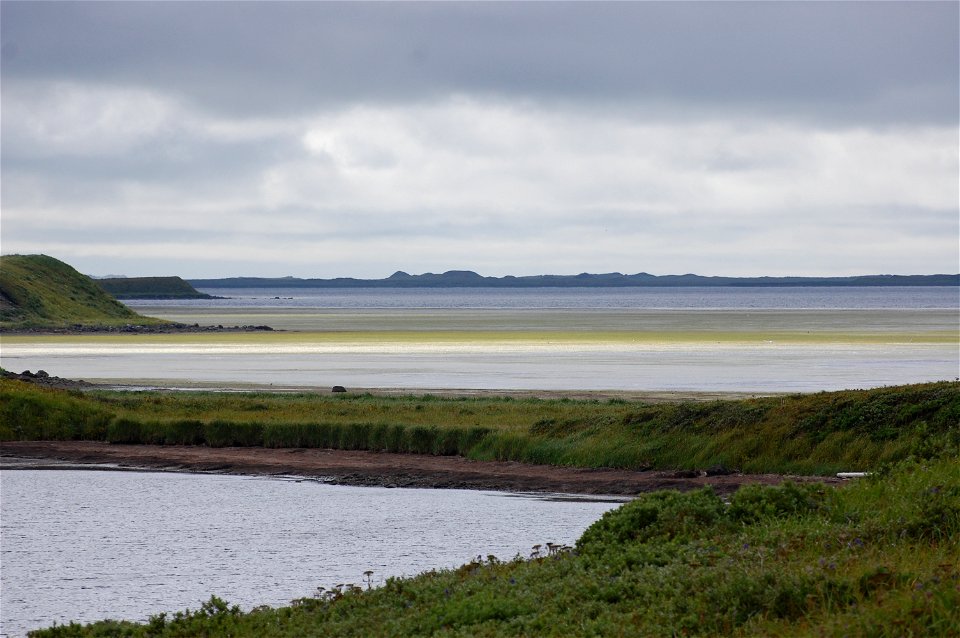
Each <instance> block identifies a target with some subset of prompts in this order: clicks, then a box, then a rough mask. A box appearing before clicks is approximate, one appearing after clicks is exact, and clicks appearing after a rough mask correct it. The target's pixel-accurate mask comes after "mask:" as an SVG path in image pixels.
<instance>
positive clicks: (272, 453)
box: [0, 441, 838, 495]
mask: <svg viewBox="0 0 960 638" xmlns="http://www.w3.org/2000/svg"><path fill="white" fill-rule="evenodd" d="M0 455H2V456H3V457H5V459H4V465H5V466H7V467H10V466H11V463H13V466H15V461H14V459H17V458H29V459H55V460H59V461H69V462H71V463H78V464H97V463H100V464H102V463H110V464H116V465H119V466H121V467H127V468H144V469H147V468H149V469H163V470H174V471H194V472H216V473H223V474H246V475H297V476H304V477H313V478H318V479H322V480H324V481H325V482H328V483H332V484H338V485H360V486H380V487H428V488H447V489H475V490H498V491H508V492H561V493H569V494H611V495H636V494H640V493H643V492H650V491H654V490H661V489H676V490H681V491H686V490H692V489H696V488H698V487H703V486H705V485H711V486H713V488H714V489H715V490H716V491H717V492H718V493H720V494H729V493H731V492H734V491H736V489H737V488H739V487H740V486H741V485H747V484H752V483H763V484H768V485H773V484H777V483H780V482H782V481H783V480H785V479H787V478H790V479H792V480H798V481H810V480H819V481H823V482H826V483H836V482H838V481H837V479H834V478H819V477H818V478H816V479H814V478H810V477H785V476H781V475H777V474H727V475H711V476H706V475H703V474H704V473H700V475H696V476H690V474H691V473H683V472H663V471H629V470H613V469H598V470H592V469H578V468H564V467H554V466H548V465H530V464H525V463H515V462H499V461H490V462H488V461H470V460H467V459H464V458H461V457H451V456H420V455H414V454H391V453H387V452H361V451H346V450H324V449H302V448H291V449H273V448H208V447H201V446H158V445H111V444H109V443H100V442H91V441H39V442H38V441H17V442H5V443H2V444H0Z"/></svg>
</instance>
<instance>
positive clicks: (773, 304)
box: [126, 286, 960, 310]
mask: <svg viewBox="0 0 960 638" xmlns="http://www.w3.org/2000/svg"><path fill="white" fill-rule="evenodd" d="M201 292H205V293H207V294H210V295H215V296H218V297H225V299H189V300H165V301H156V300H140V301H136V300H132V301H128V302H126V303H128V304H129V305H130V306H133V307H138V306H165V307H171V308H174V307H194V308H355V309H358V308H383V309H387V308H435V309H440V308H444V309H456V308H460V309H481V308H483V309H514V310H517V309H535V310H549V309H588V308H589V309H609V310H613V309H627V308H633V309H750V308H753V309H761V308H763V309H795V310H800V309H844V308H847V309H864V308H876V309H879V308H947V309H956V308H960V288H956V287H947V286H923V287H920V286H890V287H876V286H862V287H855V286H854V287H836V288H826V287H774V286H771V287H769V288H703V287H663V288H508V289H498V288H408V289H402V288H400V289H398V288H389V289H383V288H342V289H335V288H328V289H322V288H208V289H201Z"/></svg>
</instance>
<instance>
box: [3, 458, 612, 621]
mask: <svg viewBox="0 0 960 638" xmlns="http://www.w3.org/2000/svg"><path fill="white" fill-rule="evenodd" d="M0 487H2V492H3V499H2V505H0V506H2V516H0V524H2V538H3V543H2V553H0V561H2V566H3V569H2V578H0V586H2V600H3V604H2V630H0V631H2V632H3V633H4V634H5V635H7V636H23V635H25V633H26V632H27V631H28V630H30V629H35V628H38V627H42V626H49V625H50V624H52V623H53V622H59V623H67V622H69V621H71V620H76V621H86V622H90V621H94V620H100V619H103V618H108V617H109V618H118V619H130V620H145V619H146V618H147V616H149V615H151V614H157V613H160V612H164V611H177V610H182V609H185V608H188V607H189V608H192V609H196V608H198V607H199V606H200V603H202V602H204V601H206V600H207V599H209V597H210V596H211V595H217V596H220V597H221V598H224V599H226V600H227V601H229V602H230V603H232V604H238V605H240V606H241V607H242V608H244V609H250V608H252V607H254V606H257V605H261V604H269V605H272V606H279V605H285V604H288V603H289V602H290V601H291V600H292V599H294V598H299V597H303V596H310V595H312V594H313V593H314V591H315V589H316V588H317V587H326V588H330V587H333V586H335V585H337V584H338V583H355V584H357V585H361V584H362V581H363V572H364V571H366V570H373V571H374V575H373V581H374V584H377V583H379V582H381V581H382V580H383V579H385V578H387V577H389V576H400V575H413V574H417V573H420V572H423V571H427V570H431V569H442V568H451V567H456V566H459V565H462V564H463V563H466V562H469V561H470V560H471V559H473V558H475V557H476V556H478V555H482V556H484V557H486V556H487V555H488V554H494V555H496V556H498V557H499V558H501V559H510V558H513V556H515V555H516V554H517V553H520V554H522V555H524V556H526V555H527V554H529V552H530V548H531V547H532V546H533V545H535V544H538V543H541V544H542V543H546V542H554V543H561V544H572V543H573V542H574V541H575V540H576V539H577V538H578V537H579V536H580V534H581V533H582V532H583V530H584V529H586V528H587V527H588V526H589V525H590V524H591V523H592V522H593V521H595V520H596V519H598V518H599V517H600V516H601V515H602V514H603V512H605V511H607V510H608V509H610V508H611V507H615V506H616V505H618V503H616V502H614V501H610V502H594V501H569V500H563V501H556V500H548V499H545V498H542V497H539V498H538V497H518V496H517V495H510V494H504V493H497V492H476V491H466V490H427V489H420V490H409V489H386V488H370V487H363V488H360V487H344V486H332V485H325V484H321V483H318V482H315V481H309V480H305V481H300V480H292V479H291V480H280V479H267V478H251V477H237V476H219V475H196V474H173V473H148V472H108V471H90V470H5V471H3V472H2V474H0Z"/></svg>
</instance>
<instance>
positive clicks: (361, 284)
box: [189, 270, 960, 288]
mask: <svg viewBox="0 0 960 638" xmlns="http://www.w3.org/2000/svg"><path fill="white" fill-rule="evenodd" d="M189 282H190V284H192V285H193V286H195V287H196V288H578V287H584V288H625V287H665V286H707V287H746V286H752V287H757V286H960V274H956V275H863V276H857V277H704V276H702V275H690V274H688V275H651V274H648V273H645V272H642V273H638V274H636V275H624V274H622V273H618V272H614V273H604V274H589V273H581V274H579V275H532V276H524V277H514V276H510V275H508V276H506V277H484V276H483V275H478V274H477V273H475V272H473V271H470V270H449V271H447V272H445V273H441V274H434V273H425V274H422V275H410V274H407V273H405V272H402V271H398V272H395V273H393V274H392V275H390V276H389V277H387V278H386V279H355V278H353V277H338V278H336V279H300V278H298V277H227V278H223V279H190V280H189Z"/></svg>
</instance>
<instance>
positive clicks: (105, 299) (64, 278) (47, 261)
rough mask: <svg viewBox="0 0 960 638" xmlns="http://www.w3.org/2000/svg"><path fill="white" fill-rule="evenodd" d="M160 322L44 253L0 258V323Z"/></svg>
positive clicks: (16, 325) (25, 325) (50, 325)
mask: <svg viewBox="0 0 960 638" xmlns="http://www.w3.org/2000/svg"><path fill="white" fill-rule="evenodd" d="M160 323H166V322H164V321H162V320H160V319H152V318H149V317H143V316H141V315H139V314H137V313H136V312H134V311H133V310H131V309H129V308H127V307H126V306H124V305H123V304H122V303H120V302H119V301H117V300H116V299H114V298H113V297H111V296H110V295H108V294H107V293H106V292H104V291H103V290H102V289H101V288H100V287H99V286H98V285H97V284H96V283H94V281H93V280H92V279H90V278H89V277H87V276H86V275H83V274H80V273H79V272H77V271H76V270H75V269H74V268H72V267H71V266H69V265H68V264H65V263H63V262H62V261H60V260H58V259H54V258H53V257H48V256H47V255H4V256H2V257H0V328H5V329H23V328H62V327H68V326H73V325H77V324H80V325H83V326H117V325H126V324H137V325H154V324H160Z"/></svg>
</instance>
